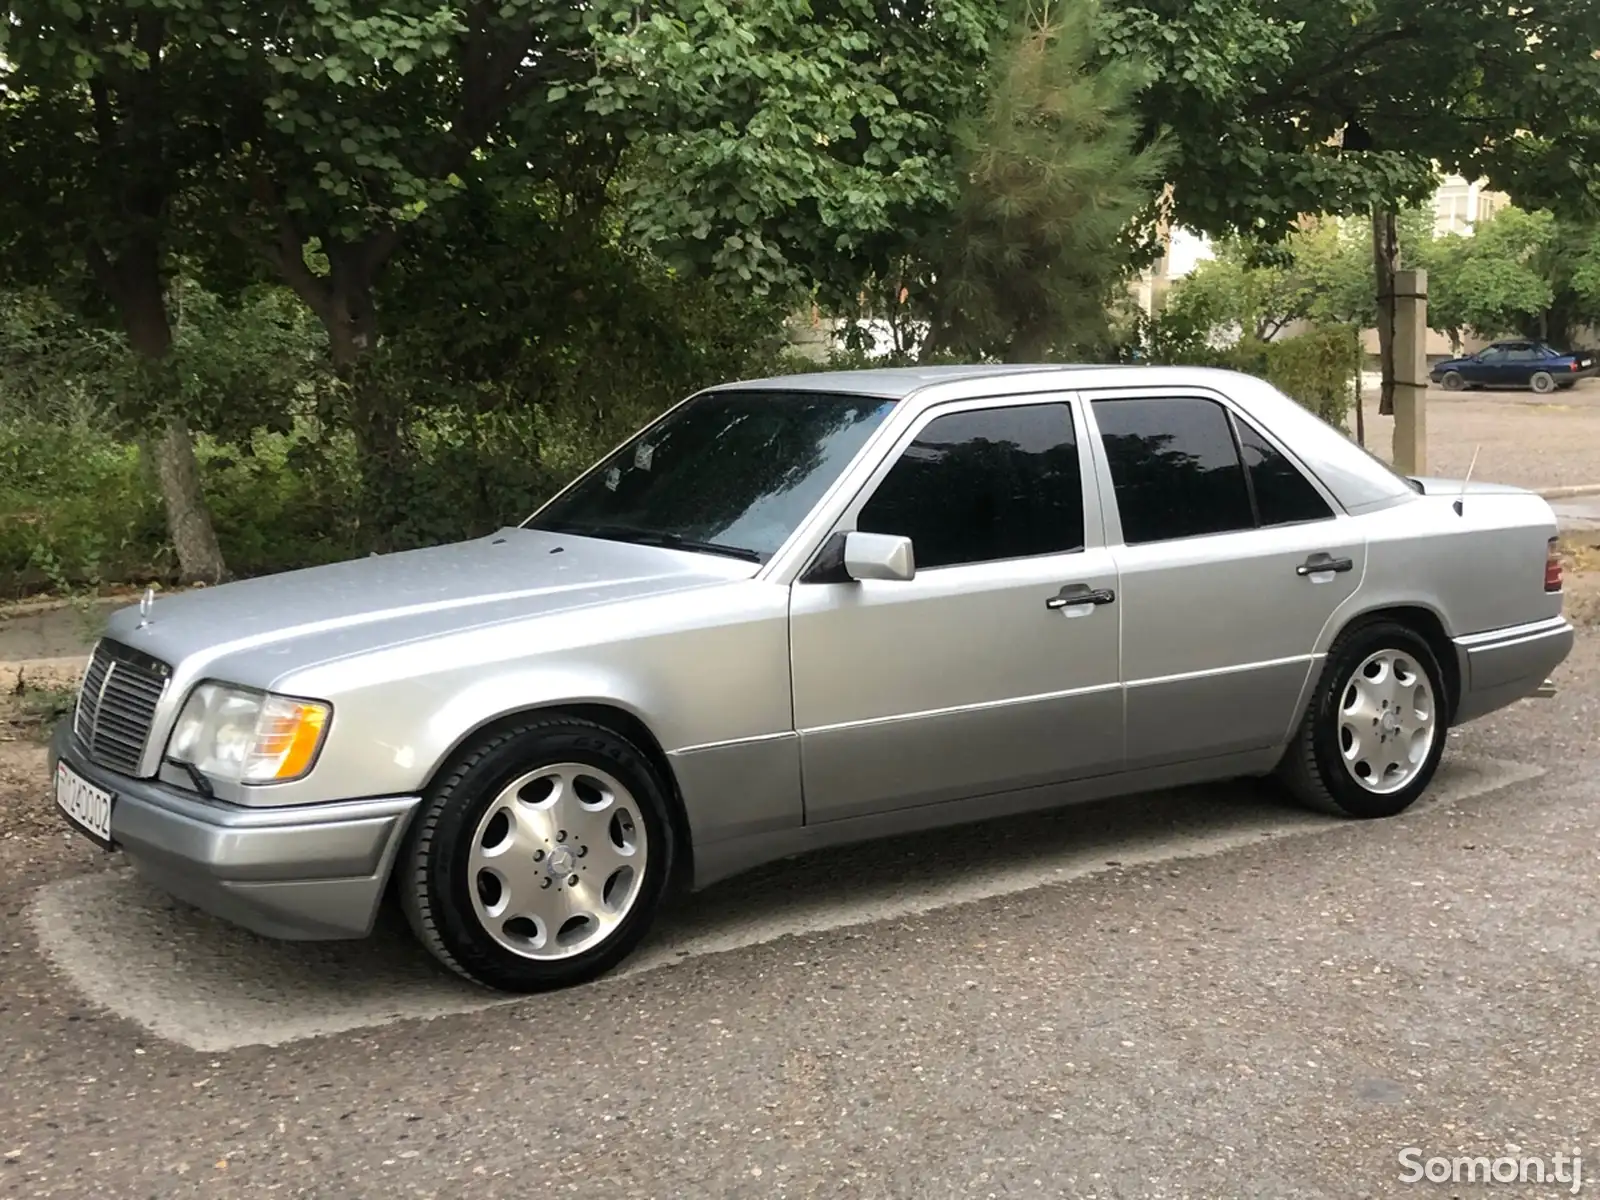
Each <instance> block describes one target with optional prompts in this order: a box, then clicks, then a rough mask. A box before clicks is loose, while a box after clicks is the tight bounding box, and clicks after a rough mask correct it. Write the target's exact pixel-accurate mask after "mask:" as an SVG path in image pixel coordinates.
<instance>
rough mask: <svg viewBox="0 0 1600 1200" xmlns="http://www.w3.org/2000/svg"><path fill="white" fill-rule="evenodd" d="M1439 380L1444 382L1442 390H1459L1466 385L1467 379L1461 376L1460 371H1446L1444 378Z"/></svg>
mask: <svg viewBox="0 0 1600 1200" xmlns="http://www.w3.org/2000/svg"><path fill="white" fill-rule="evenodd" d="M1439 382H1440V383H1442V384H1444V390H1445V391H1447V392H1459V391H1460V390H1461V389H1462V388H1464V387H1466V386H1467V381H1466V379H1464V378H1463V377H1462V374H1461V372H1460V371H1446V372H1445V373H1444V378H1443V379H1441V380H1440V381H1439Z"/></svg>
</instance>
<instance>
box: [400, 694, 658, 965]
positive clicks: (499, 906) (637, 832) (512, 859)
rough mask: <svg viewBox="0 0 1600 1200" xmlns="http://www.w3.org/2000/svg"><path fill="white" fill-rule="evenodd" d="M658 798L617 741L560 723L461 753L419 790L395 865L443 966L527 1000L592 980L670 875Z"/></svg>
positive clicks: (646, 920) (409, 909) (535, 726)
mask: <svg viewBox="0 0 1600 1200" xmlns="http://www.w3.org/2000/svg"><path fill="white" fill-rule="evenodd" d="M665 796H666V789H665V785H664V784H663V782H662V781H661V780H660V779H659V778H658V776H657V774H656V772H655V770H654V769H653V768H652V767H651V765H650V762H649V760H648V759H647V758H646V757H645V756H644V754H643V753H642V752H641V751H640V750H639V749H638V748H637V747H636V746H634V745H633V744H632V743H631V742H629V741H627V740H626V739H625V738H623V737H621V736H620V735H618V734H616V733H614V732H612V731H611V730H609V729H606V728H604V727H602V726H599V725H594V724H591V723H589V722H587V721H579V720H574V719H571V718H565V717H550V718H543V719H532V720H530V721H528V722H527V723H525V724H522V725H518V726H516V727H514V728H511V729H507V730H502V731H501V732H499V733H496V734H493V735H491V736H489V737H487V738H486V739H484V740H483V741H482V742H480V743H479V744H478V745H476V746H475V747H473V748H471V749H470V750H469V751H468V752H467V753H466V754H465V755H464V756H463V757H462V759H461V761H460V762H459V763H458V764H457V765H456V766H455V767H454V768H453V769H452V770H451V771H449V772H448V773H447V774H446V775H445V777H444V778H443V779H441V780H440V782H439V783H438V784H436V785H435V787H434V788H433V789H432V790H431V791H430V793H429V795H428V796H427V798H426V799H425V800H424V803H423V808H422V811H421V812H420V813H418V815H417V819H416V822H415V824H414V825H413V828H412V830H411V832H410V834H409V835H408V837H407V843H406V848H405V852H404V855H403V857H402V858H401V860H400V864H399V867H398V869H399V870H400V871H401V872H403V874H402V875H401V878H400V880H399V884H400V896H401V902H402V906H403V907H404V909H405V911H406V916H407V918H408V919H409V920H410V922H411V927H412V929H413V930H415V932H416V934H417V936H418V937H419V938H420V939H421V940H422V943H423V944H424V945H425V946H427V948H428V949H429V950H430V951H431V952H432V953H433V955H434V956H435V957H436V958H438V959H439V960H440V961H441V962H442V963H444V964H445V965H446V966H448V967H449V968H450V969H451V970H453V971H456V972H458V973H459V974H461V975H464V976H466V977H467V978H468V979H471V980H473V981H475V982H477V983H481V984H484V985H486V986H488V987H493V988H498V989H501V990H503V991H511V992H537V991H545V990H548V989H551V988H558V987H566V986H568V985H571V984H575V983H582V982H584V981H586V980H589V979H593V978H595V977H596V976H598V975H601V974H603V973H605V972H606V971H608V970H610V969H611V968H612V967H613V966H615V965H616V964H617V963H619V962H621V961H622V959H623V958H625V957H626V956H627V955H628V954H629V953H630V952H631V951H632V950H633V948H634V947H635V946H637V945H638V943H639V941H640V940H641V939H642V938H643V937H644V935H645V932H646V930H647V929H648V928H649V925H650V921H651V919H652V918H653V916H654V915H655V910H656V909H657V908H658V907H659V905H660V902H661V899H662V895H663V893H664V891H665V888H666V883H667V880H668V879H669V878H670V876H671V867H672V859H673V852H674V845H673V832H672V826H671V823H670V821H669V820H668V817H667V810H666V800H665Z"/></svg>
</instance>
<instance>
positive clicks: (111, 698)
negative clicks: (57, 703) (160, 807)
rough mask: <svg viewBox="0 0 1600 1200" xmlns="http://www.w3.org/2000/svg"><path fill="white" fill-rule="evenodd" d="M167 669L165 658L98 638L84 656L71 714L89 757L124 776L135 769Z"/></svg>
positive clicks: (73, 726) (163, 685)
mask: <svg viewBox="0 0 1600 1200" xmlns="http://www.w3.org/2000/svg"><path fill="white" fill-rule="evenodd" d="M171 674H172V671H171V669H170V668H169V667H168V666H167V664H166V663H163V662H158V661H156V660H155V659H153V658H151V657H149V656H148V655H145V654H140V653H139V652H138V651H137V650H130V649H129V648H128V647H126V646H123V645H120V644H119V643H117V642H112V641H107V640H105V639H102V640H101V642H100V644H99V645H98V646H96V647H95V648H94V657H93V658H91V659H90V660H89V670H88V672H87V673H86V674H85V675H84V677H83V690H82V691H80V692H79V693H78V707H77V711H76V712H74V713H73V718H72V728H73V732H74V733H76V734H77V735H78V744H79V745H81V746H82V747H83V749H84V751H85V752H86V753H87V754H88V756H89V760H90V761H91V762H93V763H94V764H96V765H97V766H101V767H104V768H106V770H108V771H117V772H119V773H120V774H123V775H137V774H138V773H139V761H140V759H142V758H143V757H144V747H145V743H146V742H147V741H148V740H149V738H150V725H151V723H152V722H153V721H154V720H155V715H156V705H157V704H158V703H160V701H161V694H162V693H163V692H165V691H166V690H167V680H168V678H169V677H170V676H171Z"/></svg>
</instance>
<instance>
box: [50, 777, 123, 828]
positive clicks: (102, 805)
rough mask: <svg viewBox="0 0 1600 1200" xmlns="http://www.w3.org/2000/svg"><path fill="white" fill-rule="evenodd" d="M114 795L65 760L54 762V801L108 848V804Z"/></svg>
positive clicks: (71, 818) (109, 826)
mask: <svg viewBox="0 0 1600 1200" xmlns="http://www.w3.org/2000/svg"><path fill="white" fill-rule="evenodd" d="M115 800H116V798H115V797H114V796H112V794H111V793H110V792H108V791H106V790H105V788H99V787H95V785H94V784H92V783H90V782H89V781H88V780H87V779H85V778H84V777H83V776H81V775H79V774H78V773H77V772H76V771H74V770H73V769H72V768H71V767H69V766H67V764H66V763H63V762H58V763H57V764H56V805H57V806H58V807H59V808H60V809H61V811H62V812H64V813H66V814H67V820H69V821H71V822H72V823H73V824H74V825H76V826H77V827H78V828H79V829H81V830H82V831H83V832H84V833H86V834H88V835H89V836H90V837H91V838H93V839H94V840H95V841H96V842H99V843H100V845H102V846H104V847H105V848H106V849H107V850H109V849H111V806H112V804H114V803H115Z"/></svg>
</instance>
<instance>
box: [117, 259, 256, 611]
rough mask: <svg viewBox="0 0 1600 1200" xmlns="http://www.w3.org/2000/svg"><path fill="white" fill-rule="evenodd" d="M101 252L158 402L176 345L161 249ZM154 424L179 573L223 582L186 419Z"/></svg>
mask: <svg viewBox="0 0 1600 1200" xmlns="http://www.w3.org/2000/svg"><path fill="white" fill-rule="evenodd" d="M97 257H98V261H99V262H100V263H101V264H102V276H103V277H104V279H105V281H106V283H107V285H108V286H107V290H108V291H109V292H110V293H111V294H112V298H113V299H114V300H115V301H116V304H117V307H118V308H119V309H120V310H121V313H122V323H123V328H124V329H125V330H126V331H127V335H128V345H129V346H130V347H132V349H133V351H134V353H135V354H137V355H138V356H139V358H140V360H141V361H142V362H143V365H144V368H145V373H146V375H147V377H148V378H149V380H150V385H151V386H150V389H149V390H150V394H151V396H152V397H153V398H154V399H155V400H156V401H157V405H159V403H160V402H161V401H162V400H163V399H164V395H163V393H166V394H171V393H172V392H173V391H174V390H175V389H171V388H168V387H165V386H163V384H164V377H165V376H166V375H167V373H168V368H169V366H170V364H169V362H168V359H167V356H168V354H169V352H170V351H171V350H172V328H171V326H170V325H169V324H168V321H167V299H166V292H165V289H164V287H163V285H162V280H161V270H160V257H159V253H158V252H157V250H156V248H155V247H154V246H153V245H148V244H132V245H130V246H128V247H127V248H126V249H125V251H124V252H123V254H122V255H121V256H120V257H119V258H118V259H117V260H116V261H115V262H114V263H112V262H109V261H108V260H106V259H105V258H104V256H97ZM152 411H156V406H152ZM154 423H155V424H156V425H157V429H155V430H152V431H151V432H152V436H151V440H150V441H149V442H148V443H145V444H146V445H147V446H148V447H149V453H150V456H151V459H152V465H153V466H154V468H155V475H156V481H157V483H158V484H159V486H160V488H161V500H162V506H163V507H164V509H165V510H166V516H167V536H168V537H169V538H170V539H171V541H172V549H173V551H174V552H175V553H176V554H177V556H178V576H179V578H180V580H181V581H182V582H184V583H220V582H222V580H224V579H226V578H227V574H228V569H227V563H226V561H225V560H224V559H223V557H222V547H221V546H220V545H219V544H218V542H217V532H216V529H215V528H214V527H213V526H212V524H211V513H210V510H209V509H207V507H206V500H205V493H204V491H203V490H202V489H201V486H200V467H199V464H198V463H197V462H196V461H195V456H194V439H193V438H192V437H191V436H190V434H189V425H188V422H187V421H185V420H184V418H183V414H182V413H176V412H169V413H168V415H167V416H165V417H156V418H155V421H154Z"/></svg>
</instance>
